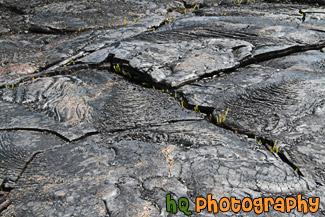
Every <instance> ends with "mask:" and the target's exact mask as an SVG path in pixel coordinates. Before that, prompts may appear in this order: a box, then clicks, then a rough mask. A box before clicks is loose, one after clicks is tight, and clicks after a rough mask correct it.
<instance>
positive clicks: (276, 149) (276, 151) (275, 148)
mask: <svg viewBox="0 0 325 217" xmlns="http://www.w3.org/2000/svg"><path fill="white" fill-rule="evenodd" d="M277 142H278V140H275V142H274V145H273V146H271V148H270V151H271V152H275V153H276V154H278V153H279V147H277V146H276V143H277Z"/></svg>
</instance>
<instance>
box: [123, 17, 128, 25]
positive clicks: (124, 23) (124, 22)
mask: <svg viewBox="0 0 325 217" xmlns="http://www.w3.org/2000/svg"><path fill="white" fill-rule="evenodd" d="M126 24H127V22H126V17H124V23H123V25H124V26H126Z"/></svg>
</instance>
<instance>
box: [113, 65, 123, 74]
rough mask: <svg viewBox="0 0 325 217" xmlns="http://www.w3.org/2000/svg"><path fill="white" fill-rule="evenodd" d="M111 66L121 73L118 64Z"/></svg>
mask: <svg viewBox="0 0 325 217" xmlns="http://www.w3.org/2000/svg"><path fill="white" fill-rule="evenodd" d="M113 68H114V70H115V72H117V73H121V68H120V65H119V64H117V65H116V66H113Z"/></svg>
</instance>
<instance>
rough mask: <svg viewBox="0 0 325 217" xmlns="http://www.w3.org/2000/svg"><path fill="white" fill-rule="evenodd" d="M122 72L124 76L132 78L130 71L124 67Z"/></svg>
mask: <svg viewBox="0 0 325 217" xmlns="http://www.w3.org/2000/svg"><path fill="white" fill-rule="evenodd" d="M122 74H123V75H124V76H127V77H129V78H132V75H131V74H130V72H128V71H125V70H124V69H123V68H122Z"/></svg>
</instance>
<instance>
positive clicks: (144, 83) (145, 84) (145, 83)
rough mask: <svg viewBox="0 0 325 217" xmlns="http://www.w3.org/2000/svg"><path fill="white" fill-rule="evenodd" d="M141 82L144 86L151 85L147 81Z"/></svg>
mask: <svg viewBox="0 0 325 217" xmlns="http://www.w3.org/2000/svg"><path fill="white" fill-rule="evenodd" d="M141 84H142V86H145V87H150V85H149V84H148V83H147V82H142V83H141Z"/></svg>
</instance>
